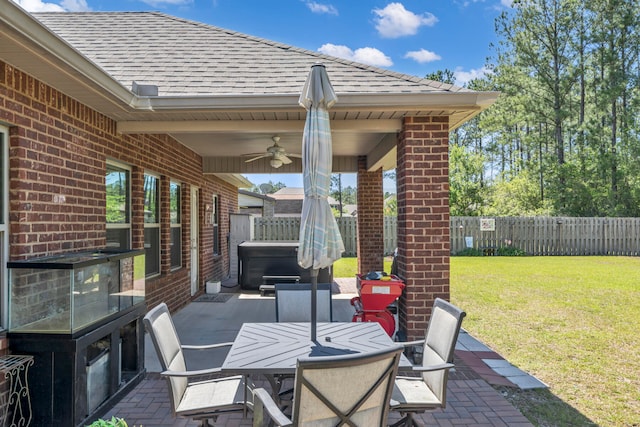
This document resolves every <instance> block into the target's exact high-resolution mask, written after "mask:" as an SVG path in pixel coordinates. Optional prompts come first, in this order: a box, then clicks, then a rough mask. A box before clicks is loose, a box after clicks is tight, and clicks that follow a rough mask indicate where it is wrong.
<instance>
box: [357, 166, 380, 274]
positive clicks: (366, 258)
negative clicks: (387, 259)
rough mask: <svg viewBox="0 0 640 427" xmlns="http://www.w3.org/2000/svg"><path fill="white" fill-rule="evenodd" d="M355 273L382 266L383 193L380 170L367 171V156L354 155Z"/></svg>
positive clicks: (364, 272) (378, 269) (363, 272)
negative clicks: (355, 202) (355, 176)
mask: <svg viewBox="0 0 640 427" xmlns="http://www.w3.org/2000/svg"><path fill="white" fill-rule="evenodd" d="M357 186H358V191H357V198H358V215H357V222H358V239H357V242H356V243H357V251H358V252H357V253H358V273H360V274H367V273H368V272H369V271H382V270H383V269H384V235H383V230H384V211H383V208H384V194H383V188H382V169H378V170H377V171H374V172H367V158H366V156H360V157H359V158H358V183H357Z"/></svg>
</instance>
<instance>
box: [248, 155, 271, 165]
mask: <svg viewBox="0 0 640 427" xmlns="http://www.w3.org/2000/svg"><path fill="white" fill-rule="evenodd" d="M263 157H270V154H261V155H259V156H257V157H254V158H252V159H247V160H245V161H244V162H245V163H249V162H253V161H255V160H258V159H261V158H263Z"/></svg>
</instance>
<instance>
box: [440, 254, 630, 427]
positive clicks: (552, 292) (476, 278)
mask: <svg viewBox="0 0 640 427" xmlns="http://www.w3.org/2000/svg"><path fill="white" fill-rule="evenodd" d="M451 300H452V302H454V303H455V304H457V305H459V306H460V307H463V308H464V309H465V310H466V312H467V314H468V315H467V318H466V319H465V321H464V325H463V326H464V327H465V328H466V329H467V330H468V331H469V332H470V333H471V334H472V335H474V336H476V337H477V338H479V339H480V340H482V341H483V342H485V343H486V344H487V345H489V346H490V347H491V348H493V349H494V350H496V351H498V352H499V353H500V354H502V355H503V356H504V357H505V358H506V359H507V360H509V361H510V362H511V363H513V364H514V365H516V366H518V367H519V368H521V369H523V370H525V371H528V372H530V373H532V374H534V375H535V376H536V377H538V378H539V379H540V380H542V381H543V382H545V383H546V384H548V385H549V386H550V391H551V392H552V393H553V394H554V395H555V396H557V397H559V398H560V399H561V400H562V401H563V402H565V403H567V404H569V405H571V406H573V407H574V408H575V409H577V410H578V411H579V412H581V413H582V414H583V415H584V416H586V417H587V418H588V419H590V420H591V421H593V422H595V423H597V424H599V425H603V426H632V425H638V424H637V423H638V422H640V335H639V334H638V328H637V316H638V315H640V259H638V258H628V257H478V258H473V257H453V258H451ZM532 406H534V407H533V410H536V408H535V405H532ZM538 409H540V410H542V411H543V414H542V415H541V416H542V417H544V408H538ZM532 416H533V417H535V416H536V415H535V414H533V415H532ZM582 421H583V420H581V419H577V420H575V421H573V422H571V420H565V421H563V422H558V423H557V424H551V425H584V423H583V422H582ZM540 425H542V424H540Z"/></svg>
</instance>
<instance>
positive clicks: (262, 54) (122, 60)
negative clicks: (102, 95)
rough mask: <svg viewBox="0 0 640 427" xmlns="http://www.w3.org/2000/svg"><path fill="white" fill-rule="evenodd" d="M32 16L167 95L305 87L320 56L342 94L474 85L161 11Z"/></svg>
mask: <svg viewBox="0 0 640 427" xmlns="http://www.w3.org/2000/svg"><path fill="white" fill-rule="evenodd" d="M33 15H34V16H35V17H36V18H37V19H38V20H39V21H41V22H42V23H43V24H44V25H46V26H47V27H48V28H49V29H50V30H51V31H52V32H54V33H55V34H57V35H58V36H59V37H61V38H62V39H64V40H65V41H66V42H68V43H69V44H71V45H72V46H73V47H74V48H75V49H77V50H78V51H79V52H80V53H82V54H83V55H85V56H86V57H87V58H89V59H90V60H91V61H93V62H94V63H95V64H97V65H98V66H99V67H101V68H102V69H103V70H105V72H106V73H108V74H109V75H111V76H112V77H113V78H114V79H115V80H117V81H119V82H120V83H121V84H122V85H123V86H125V87H129V88H130V87H131V85H132V82H134V81H136V82H137V83H139V84H150V85H157V86H158V89H159V92H158V94H159V95H160V96H199V95H243V94H254V95H255V94H264V95H279V94H299V91H300V88H301V87H302V85H303V84H304V81H305V79H306V77H307V74H308V72H309V67H310V66H311V65H312V64H314V63H317V62H321V63H323V64H325V66H326V67H327V71H328V72H329V75H330V78H331V82H332V84H333V86H334V89H335V90H336V92H337V93H338V94H340V93H343V94H346V93H361V94H371V93H377V94H380V93H416V94H417V93H430V92H443V91H445V92H461V91H467V90H466V89H463V88H459V87H456V86H452V85H448V84H443V83H439V82H434V81H431V80H427V79H421V78H419V77H416V76H410V75H406V74H400V73H396V72H392V71H388V70H384V69H381V68H376V67H372V66H368V65H363V64H359V63H356V62H350V61H347V60H343V59H340V58H335V57H331V56H327V55H323V54H320V53H318V52H313V51H309V50H304V49H300V48H296V47H293V46H288V45H285V44H282V43H277V42H274V41H270V40H266V39H262V38H258V37H253V36H250V35H247V34H242V33H238V32H234V31H231V30H227V29H223V28H219V27H215V26H211V25H207V24H203V23H199V22H194V21H188V20H185V19H181V18H177V17H173V16H169V15H166V14H162V13H157V12H86V13H36V14H33Z"/></svg>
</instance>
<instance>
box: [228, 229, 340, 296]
mask: <svg viewBox="0 0 640 427" xmlns="http://www.w3.org/2000/svg"><path fill="white" fill-rule="evenodd" d="M298 246H299V243H298V242H297V241H289V240H265V241H250V242H242V243H240V244H239V245H238V283H239V284H240V287H241V288H242V289H247V290H258V289H259V288H260V285H263V284H274V283H275V282H284V281H287V280H285V279H275V278H278V277H292V278H293V277H296V276H299V281H300V283H309V282H311V270H310V269H304V268H302V267H300V266H299V265H298ZM265 276H272V277H273V278H272V279H266V280H263V277H265ZM291 281H295V280H293V279H292V280H291ZM332 282H333V272H332V269H331V267H329V268H323V269H321V270H320V271H319V273H318V283H332Z"/></svg>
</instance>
